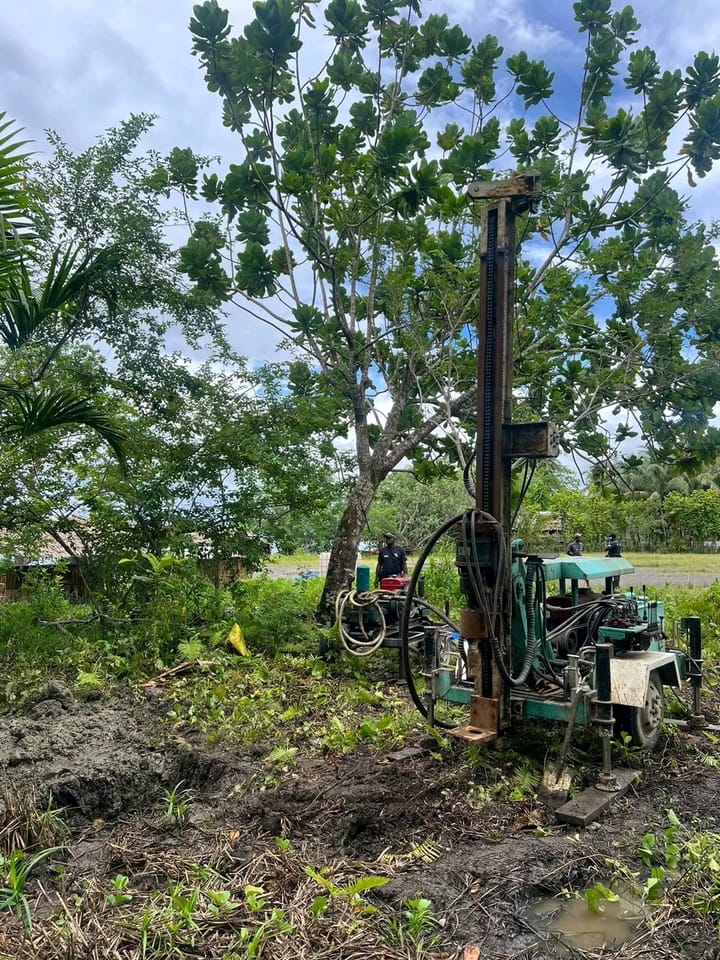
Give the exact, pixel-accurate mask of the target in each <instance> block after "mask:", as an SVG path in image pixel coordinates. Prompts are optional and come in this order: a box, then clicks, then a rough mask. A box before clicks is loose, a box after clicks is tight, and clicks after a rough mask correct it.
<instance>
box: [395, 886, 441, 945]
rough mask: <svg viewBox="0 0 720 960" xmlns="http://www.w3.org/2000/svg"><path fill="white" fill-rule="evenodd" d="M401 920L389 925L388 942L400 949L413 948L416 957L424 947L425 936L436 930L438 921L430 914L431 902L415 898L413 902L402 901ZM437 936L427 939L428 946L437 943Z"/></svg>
mask: <svg viewBox="0 0 720 960" xmlns="http://www.w3.org/2000/svg"><path fill="white" fill-rule="evenodd" d="M402 908H403V909H402V918H401V919H397V918H393V919H392V920H390V924H389V930H388V933H389V940H390V941H391V942H393V943H397V944H399V945H400V946H401V947H405V948H406V949H407V948H414V950H413V952H414V953H415V954H416V955H418V954H420V953H421V952H422V948H423V947H424V946H425V943H426V940H425V937H426V934H428V933H429V932H430V931H432V930H437V929H438V926H439V921H438V920H437V918H436V917H435V916H434V914H433V912H432V901H430V900H428V899H426V898H425V897H416V898H415V899H413V900H403V901H402ZM438 939H439V935H438V934H435V935H434V936H432V937H430V938H429V941H428V943H429V945H430V946H432V945H434V944H435V943H437V941H438Z"/></svg>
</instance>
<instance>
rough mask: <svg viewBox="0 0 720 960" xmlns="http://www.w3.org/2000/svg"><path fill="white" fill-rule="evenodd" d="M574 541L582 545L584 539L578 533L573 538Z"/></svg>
mask: <svg viewBox="0 0 720 960" xmlns="http://www.w3.org/2000/svg"><path fill="white" fill-rule="evenodd" d="M573 540H574V541H575V543H580V542H581V541H582V537H581V536H580V534H579V533H576V534H575V536H574V537H573Z"/></svg>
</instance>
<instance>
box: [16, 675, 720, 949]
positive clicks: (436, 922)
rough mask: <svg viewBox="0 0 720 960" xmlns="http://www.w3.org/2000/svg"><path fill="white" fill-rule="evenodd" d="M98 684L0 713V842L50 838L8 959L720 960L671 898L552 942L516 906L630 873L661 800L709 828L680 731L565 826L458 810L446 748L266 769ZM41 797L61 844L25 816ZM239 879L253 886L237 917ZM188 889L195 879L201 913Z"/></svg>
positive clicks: (260, 751)
mask: <svg viewBox="0 0 720 960" xmlns="http://www.w3.org/2000/svg"><path fill="white" fill-rule="evenodd" d="M92 696H93V697H95V699H90V700H77V699H76V698H75V697H74V696H73V695H72V694H71V693H70V692H69V691H68V690H66V689H65V688H64V687H62V686H60V685H57V684H51V686H50V688H49V689H47V690H46V691H44V694H43V695H42V696H41V698H40V699H39V700H38V702H37V703H36V704H35V706H33V707H32V708H31V709H30V710H29V712H26V713H23V714H22V715H15V716H12V717H5V718H3V721H2V726H1V727H0V776H1V777H2V787H3V789H2V795H3V796H4V800H3V806H2V807H0V844H1V845H2V846H1V847H0V848H1V849H3V850H4V851H5V852H7V851H8V850H9V849H11V848H12V846H13V842H12V841H13V836H14V840H15V845H17V843H20V842H23V841H26V842H27V843H28V844H30V843H39V845H40V846H41V847H42V846H45V847H47V845H48V844H49V843H51V842H52V843H54V844H56V845H58V846H59V847H60V848H61V849H59V850H57V851H56V852H55V853H54V854H53V855H51V856H48V857H47V858H46V859H45V860H44V861H43V862H42V863H40V864H38V865H37V867H36V869H35V870H34V871H33V874H32V876H31V877H30V879H29V880H28V882H27V886H26V889H25V893H26V898H27V902H28V905H29V907H30V909H31V911H32V915H33V920H34V922H33V927H32V931H31V932H29V933H23V926H22V923H21V922H20V919H19V918H18V917H17V916H16V915H15V914H14V913H13V912H11V911H10V910H3V911H1V912H0V958H3V960H4V958H9V957H13V958H15V957H17V958H28V960H29V958H33V960H54V958H66V960H70V958H74V960H92V958H110V957H112V958H122V960H129V958H148V960H150V958H156V957H157V958H159V957H196V958H227V960H239V958H251V957H255V956H262V957H264V958H266V960H280V958H282V960H285V958H290V957H293V958H296V960H297V958H305V957H308V958H310V957H318V958H320V957H322V958H328V960H331V958H348V960H350V958H357V960H360V958H362V957H376V958H389V960H394V958H397V960H399V958H401V957H405V958H412V957H418V958H419V957H434V958H441V957H442V958H458V960H479V958H483V960H520V958H524V960H531V958H534V960H540V958H553V957H557V956H559V955H564V956H577V957H580V956H583V957H587V958H590V957H592V958H599V957H608V956H617V957H623V958H626V960H630V958H635V957H638V958H639V957H644V958H654V960H662V958H666V960H670V958H672V960H676V958H681V957H688V958H693V960H714V958H716V957H717V956H718V951H717V939H716V933H715V930H714V927H713V925H712V924H710V923H708V922H707V921H703V920H699V919H693V918H692V916H691V915H690V913H688V912H685V911H684V910H682V909H677V908H674V909H668V908H665V907H658V908H656V909H655V910H654V911H653V913H652V915H651V916H650V918H649V919H648V920H647V921H645V922H642V923H641V924H640V927H639V928H638V930H637V931H636V932H635V934H634V935H633V937H632V939H631V940H630V941H629V942H627V943H625V944H624V945H622V946H619V947H617V948H596V949H594V950H592V951H589V952H582V951H577V952H573V951H572V950H570V951H567V950H566V951H565V952H564V953H563V952H562V951H560V952H558V951H559V947H558V945H557V943H556V941H555V940H554V939H553V938H552V937H550V938H549V939H548V937H549V935H548V934H546V933H543V932H542V931H541V930H539V929H538V926H537V924H536V923H535V922H534V921H533V920H532V919H530V916H531V915H530V914H529V913H528V905H530V904H532V903H534V902H536V901H538V900H539V899H542V898H544V897H549V896H559V897H561V896H562V895H563V894H567V893H568V892H577V891H583V889H585V888H586V887H588V886H589V885H592V884H593V883H594V882H595V881H596V880H597V879H602V880H604V881H607V880H608V879H609V874H610V873H611V872H612V869H611V868H609V867H608V865H607V862H606V861H607V859H608V858H612V859H617V860H621V861H622V862H623V863H629V864H630V865H631V866H632V867H633V869H637V871H638V873H639V874H640V873H642V870H643V866H642V864H641V863H640V862H639V861H638V860H637V857H636V856H635V851H636V849H637V846H638V843H639V842H640V838H641V837H642V835H643V834H645V833H646V832H647V831H648V830H649V829H653V828H654V827H657V828H658V829H662V827H663V826H666V825H667V818H666V811H667V810H668V808H671V809H673V810H674V811H675V812H676V813H677V815H678V816H679V817H680V818H681V820H682V821H683V823H686V824H688V825H690V824H692V823H693V822H697V823H699V824H701V825H702V828H703V829H705V830H718V829H720V827H719V826H718V823H717V820H716V817H717V816H718V815H720V814H718V812H717V810H718V787H719V786H720V783H719V782H718V774H717V772H716V771H715V769H713V768H712V767H709V766H707V765H706V764H705V763H702V762H700V760H701V754H700V752H699V751H698V747H699V746H700V745H701V740H698V739H696V738H693V737H691V736H689V735H687V734H684V733H683V734H679V735H677V736H674V737H672V738H671V742H664V743H663V745H662V747H661V748H660V751H659V752H658V753H657V754H656V756H655V757H654V759H653V761H652V762H651V763H648V764H647V768H646V769H645V770H644V772H643V775H642V779H641V780H640V782H639V784H638V786H637V788H636V789H635V790H633V791H631V795H630V796H629V797H628V798H626V799H623V800H621V801H619V802H618V803H617V804H616V806H615V808H614V809H613V810H612V812H611V813H610V814H609V815H608V816H606V817H605V818H604V819H603V820H602V821H601V822H600V823H599V824H595V825H592V826H590V827H588V828H586V829H584V830H582V829H580V830H579V829H577V828H569V827H562V826H558V825H557V824H556V823H555V821H554V817H553V814H552V812H551V811H550V810H549V809H548V808H547V807H544V806H543V805H542V804H540V803H539V802H538V801H537V799H536V798H535V796H534V794H533V792H532V791H530V793H529V795H528V796H527V797H526V798H525V799H521V800H519V801H513V802H511V801H508V800H505V801H502V802H499V801H493V800H492V799H491V800H490V801H489V802H487V803H485V804H483V805H478V804H471V803H469V802H468V797H469V796H470V795H471V792H472V790H471V786H472V784H471V777H472V776H473V773H472V771H471V768H470V767H469V766H468V765H467V764H466V763H464V762H463V758H464V756H466V749H465V748H464V747H463V746H461V745H459V744H458V745H456V746H451V747H450V748H446V749H445V751H444V752H443V753H442V754H439V753H438V747H437V744H435V743H434V742H433V741H432V740H430V741H428V740H427V739H423V738H422V737H421V736H418V737H416V738H415V739H414V740H411V741H408V743H407V744H406V748H405V750H403V751H400V752H397V751H396V752H394V753H392V754H386V753H383V752H380V751H377V750H373V749H365V748H361V749H356V750H354V751H352V752H350V753H347V754H345V755H339V754H337V755H336V754H333V753H325V754H324V755H323V754H322V753H321V752H317V751H315V752H310V751H308V753H307V755H303V754H302V752H301V753H300V754H298V755H296V756H294V757H293V758H292V762H291V763H288V765H287V766H286V767H285V768H284V769H283V770H282V772H281V774H280V776H277V777H270V778H269V777H268V776H267V770H268V766H267V763H266V761H267V758H268V756H269V755H270V751H271V750H273V749H274V748H275V747H276V744H272V743H265V744H262V743H260V744H254V745H252V746H250V747H248V746H245V747H238V746H231V745H220V744H215V745H213V744H209V743H208V742H207V738H206V736H205V735H204V734H202V733H200V732H199V731H198V730H194V729H192V728H191V727H181V728H180V729H178V727H177V726H173V725H172V724H170V723H168V722H167V721H166V719H165V716H166V713H167V709H168V705H167V702H166V700H165V698H164V695H163V690H162V687H158V686H150V687H146V688H130V687H128V688H126V689H123V690H115V691H113V692H111V693H104V694H102V695H99V694H93V695H92ZM705 742H707V741H705ZM493 762H494V761H493V754H492V753H490V754H488V763H489V764H492V763H493ZM272 769H274V770H277V769H278V767H277V764H275V765H274V766H273V767H272ZM590 775H591V774H590ZM179 783H182V785H183V790H184V791H185V790H187V791H189V792H190V793H191V800H190V802H189V803H188V805H187V811H185V813H184V815H183V816H182V817H176V818H174V819H173V818H172V817H169V816H168V791H172V789H173V788H174V787H175V786H176V785H177V784H179ZM183 795H185V794H183ZM51 798H52V803H53V804H54V805H55V806H57V807H62V808H64V809H63V811H62V814H61V818H62V821H63V822H64V824H65V825H66V827H67V830H68V831H69V832H68V833H67V834H63V830H62V828H61V825H60V826H58V824H57V823H53V822H48V818H45V820H44V821H43V820H42V818H41V821H40V822H38V821H37V819H33V817H32V816H30V815H29V813H28V811H29V810H30V809H31V808H32V807H33V806H34V807H35V808H37V809H40V810H41V811H42V810H43V809H44V808H46V806H47V804H48V802H49V801H50V799H51ZM13 831H14V835H13ZM275 838H280V839H279V840H277V839H275ZM308 867H310V869H311V870H312V869H315V870H316V871H319V872H320V873H322V872H323V871H324V876H325V877H326V881H325V883H326V884H328V885H329V886H328V887H327V888H324V887H323V884H322V882H320V881H318V880H317V879H316V878H315V879H314V878H313V877H312V875H311V873H309V872H308ZM645 872H646V873H647V871H645ZM377 875H382V876H384V877H387V878H389V880H390V882H389V883H387V884H386V885H384V886H381V887H377V888H376V889H369V890H368V891H367V892H363V893H362V897H361V898H360V899H357V898H353V896H352V895H351V893H350V891H351V887H350V884H351V883H352V880H353V879H357V878H358V877H360V878H362V877H368V876H377ZM118 877H120V878H127V880H126V881H123V880H119V881H118V880H117V878H118ZM123 883H126V886H124V887H123ZM118 884H119V886H118ZM248 885H250V889H251V890H257V889H260V890H261V891H262V894H258V895H256V896H259V897H260V905H259V907H258V908H257V909H250V912H248V910H249V907H248V904H249V905H250V907H252V903H253V900H252V896H253V895H252V894H248V892H247V891H248ZM193 890H202V891H203V893H202V897H201V900H200V901H198V902H197V903H195V902H193V899H192V898H193V894H192V893H191V891H193ZM168 891H174V893H169V892H168ZM218 891H224V892H223V893H222V895H221V893H220V892H218ZM118 894H119V895H120V901H119V902H117V901H118ZM321 895H324V896H325V898H326V899H327V900H328V901H329V906H328V905H326V908H323V900H322V898H321V900H320V901H318V899H317V898H318V897H319V896H321ZM123 896H126V897H127V898H128V899H127V900H126V901H123V899H122V897H123ZM113 897H114V898H115V900H113ZM223 897H225V898H226V900H223ZM227 897H229V899H227ZM418 897H424V898H427V899H429V900H430V901H431V902H432V920H431V922H430V921H429V922H428V924H427V925H424V926H422V929H421V931H420V932H418V931H417V930H416V931H415V933H414V934H413V935H412V936H410V933H409V932H406V935H405V936H404V937H398V936H397V935H396V936H395V937H393V936H391V935H389V934H387V931H388V930H390V931H391V930H392V923H393V918H396V920H397V918H401V919H402V918H403V915H404V914H403V910H404V909H407V901H409V900H413V899H416V898H418ZM318 902H319V906H318ZM188 904H191V907H188ZM203 905H204V906H203ZM256 906H257V904H256ZM272 907H276V908H278V910H281V911H282V914H281V915H280V914H279V915H275V914H273V913H272V912H271V908H272ZM201 908H202V909H201ZM373 910H377V913H376V914H372V913H371V911H373ZM284 922H286V923H287V924H288V925H291V926H292V930H289V929H286V928H283V926H282V924H283V923H284ZM262 924H265V926H262ZM382 924H384V926H383V925H382ZM379 929H383V930H385V931H386V934H378V933H377V931H378V930H379ZM243 930H245V931H246V932H245V933H243V932H242V931H243ZM258 930H260V933H259V934H258V938H259V939H258V941H257V943H255V946H253V942H254V941H252V940H251V938H250V934H251V933H252V932H253V931H255V932H257V931H258ZM247 931H250V932H247Z"/></svg>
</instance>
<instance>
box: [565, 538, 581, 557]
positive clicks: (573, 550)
mask: <svg viewBox="0 0 720 960" xmlns="http://www.w3.org/2000/svg"><path fill="white" fill-rule="evenodd" d="M584 550H585V544H584V543H583V542H582V537H581V536H580V534H579V533H576V534H575V536H574V537H573V538H572V540H571V541H570V543H569V544H568V548H567V552H568V556H571V557H581V556H582V555H583V551H584Z"/></svg>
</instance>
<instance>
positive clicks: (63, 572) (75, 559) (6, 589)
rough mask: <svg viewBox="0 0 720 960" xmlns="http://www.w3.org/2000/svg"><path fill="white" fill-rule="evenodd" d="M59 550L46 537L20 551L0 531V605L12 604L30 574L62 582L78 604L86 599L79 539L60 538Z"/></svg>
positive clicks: (47, 534) (49, 536)
mask: <svg viewBox="0 0 720 960" xmlns="http://www.w3.org/2000/svg"><path fill="white" fill-rule="evenodd" d="M62 540H63V541H64V543H65V544H66V546H62V545H61V544H60V543H58V541H57V540H56V539H55V538H54V537H52V536H51V535H50V534H49V533H44V534H41V535H40V537H39V539H38V540H37V542H36V543H35V544H33V546H32V547H27V546H26V547H24V548H20V547H18V546H17V544H16V543H15V542H14V540H13V538H12V537H10V535H9V534H8V531H6V530H0V564H2V570H3V571H4V572H1V573H0V602H1V601H7V600H14V599H15V598H16V597H17V595H18V593H19V592H20V588H21V587H22V584H23V581H24V580H25V578H26V577H27V576H28V574H30V573H34V572H39V571H42V572H44V573H47V574H50V575H53V574H58V575H59V576H60V577H61V578H62V583H63V588H64V590H65V592H66V593H67V594H68V596H71V597H75V598H76V599H78V600H80V599H83V598H84V597H86V596H87V584H86V582H85V579H84V577H83V576H82V573H81V570H80V560H79V557H80V556H81V555H82V552H83V545H82V542H81V541H80V539H79V538H78V537H77V536H76V535H74V534H70V533H68V534H63V536H62Z"/></svg>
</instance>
